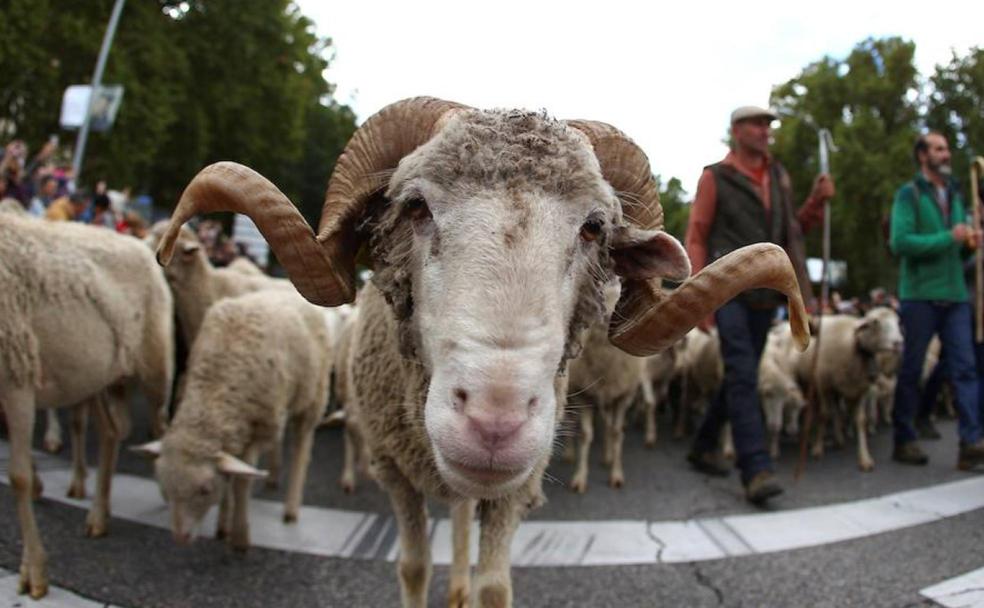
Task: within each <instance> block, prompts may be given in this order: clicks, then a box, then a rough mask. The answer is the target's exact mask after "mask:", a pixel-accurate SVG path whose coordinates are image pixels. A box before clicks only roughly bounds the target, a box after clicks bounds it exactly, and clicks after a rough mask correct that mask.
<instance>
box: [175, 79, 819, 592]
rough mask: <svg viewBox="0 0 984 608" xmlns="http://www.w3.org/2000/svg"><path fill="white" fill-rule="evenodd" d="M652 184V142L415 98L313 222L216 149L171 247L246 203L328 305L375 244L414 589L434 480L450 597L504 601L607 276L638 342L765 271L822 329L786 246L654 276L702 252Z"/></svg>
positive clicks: (370, 375)
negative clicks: (475, 536)
mask: <svg viewBox="0 0 984 608" xmlns="http://www.w3.org/2000/svg"><path fill="white" fill-rule="evenodd" d="M619 196H621V198H619ZM657 201H658V195H657V188H656V184H655V181H654V180H653V177H652V172H651V170H650V169H649V165H648V160H646V158H645V155H644V154H643V153H642V151H641V150H640V149H639V148H638V147H637V146H635V145H634V144H633V143H632V142H631V141H630V140H629V139H628V138H627V137H626V136H625V135H624V134H622V133H621V132H619V131H617V130H616V129H614V128H613V127H610V126H608V125H605V124H602V123H594V122H587V121H569V122H564V121H559V120H555V119H552V118H549V117H548V116H546V115H545V113H533V112H525V111H519V110H491V111H483V110H473V109H469V108H466V107H464V106H461V105H458V104H454V103H450V102H446V101H442V100H437V99H432V98H414V99H409V100H404V101H402V102H397V103H395V104H392V105H390V106H387V107H386V108H384V109H383V110H381V111H380V112H379V113H378V114H376V115H374V116H373V117H371V118H369V119H368V120H367V121H366V122H365V123H364V124H363V125H362V126H361V127H360V128H359V130H357V131H356V133H355V134H354V135H353V137H352V139H351V140H350V142H349V143H348V145H347V146H346V149H345V151H344V152H343V153H342V155H341V156H340V157H339V160H338V162H337V163H336V166H335V170H334V173H333V175H332V178H331V180H330V182H329V185H328V192H327V195H326V198H325V207H324V212H323V214H322V218H321V222H320V230H319V234H318V235H317V236H316V235H315V234H314V232H313V231H312V230H311V228H310V227H309V226H308V224H307V223H306V222H305V221H304V218H303V217H302V216H301V214H300V213H299V212H298V211H297V209H296V207H294V206H293V205H292V204H291V203H290V201H289V200H288V199H287V198H286V197H285V196H284V195H283V194H282V193H281V192H280V191H279V190H277V188H276V186H274V185H273V184H271V183H270V182H269V181H267V180H265V179H264V178H263V177H262V176H260V175H258V174H257V173H255V172H253V171H252V170H250V169H248V168H246V167H243V166H242V165H237V164H235V163H217V164H215V165H212V166H210V167H207V168H205V169H203V170H202V172H200V173H199V174H198V176H196V178H195V179H194V180H193V181H192V183H191V184H189V186H188V187H187V188H186V190H185V192H184V194H183V195H182V197H181V200H180V201H179V204H178V206H177V208H176V210H175V213H174V216H173V217H172V220H171V226H170V228H169V230H168V233H167V234H166V235H165V239H164V240H163V241H162V243H161V247H160V248H159V249H158V257H159V259H160V260H161V262H162V263H167V262H168V260H170V258H171V256H172V255H173V253H174V242H173V239H174V237H176V236H177V231H178V230H179V227H180V225H181V224H182V223H183V222H185V221H187V219H189V218H190V217H192V216H193V215H194V214H196V213H202V212H211V211H217V210H220V209H226V210H234V211H237V212H241V213H245V214H246V215H249V216H250V217H251V218H252V219H253V221H254V222H255V223H256V225H257V227H258V228H259V230H260V232H261V233H262V234H263V235H264V237H265V238H266V240H267V241H268V242H269V243H270V245H271V248H272V250H273V251H274V252H275V253H276V256H277V259H278V260H280V262H281V263H282V264H283V265H284V267H285V268H286V270H287V273H288V275H289V276H290V277H291V280H292V281H293V282H294V285H295V286H297V288H298V290H299V291H300V292H301V293H302V294H304V295H305V297H307V298H308V299H309V300H310V301H312V302H314V303H317V304H321V305H325V306H334V305H338V304H341V303H344V302H350V301H351V300H352V299H353V297H354V296H355V276H356V275H355V260H356V256H357V253H358V252H359V251H360V250H361V251H364V252H365V253H366V254H367V257H366V259H367V261H369V262H370V264H371V265H372V266H373V268H374V273H373V275H372V281H371V283H370V284H368V285H366V286H365V287H364V288H363V289H362V290H361V291H360V292H359V296H358V307H359V309H360V312H359V318H358V321H357V327H358V332H359V334H358V339H357V340H356V341H355V346H356V349H355V352H354V354H353V364H352V371H353V374H352V383H353V385H354V387H355V391H356V394H357V395H358V399H357V400H356V408H355V409H357V410H358V411H357V414H358V417H359V419H360V424H361V425H362V426H363V429H364V433H365V440H366V443H367V445H368V448H369V452H370V454H371V456H372V463H371V469H372V473H373V476H374V477H375V479H376V480H377V482H378V483H379V484H380V485H382V486H383V488H384V489H385V490H386V492H387V493H388V494H389V497H390V501H391V503H392V506H393V510H394V512H395V515H396V520H397V524H398V529H399V537H400V558H399V561H398V564H397V573H398V579H399V583H400V591H401V597H402V602H403V604H404V605H405V606H424V605H426V603H427V588H428V584H429V579H430V575H431V560H430V545H429V543H428V537H427V531H428V526H427V509H426V499H427V498H428V497H431V498H435V499H439V500H443V501H446V502H449V503H450V504H451V513H452V521H453V529H454V534H453V543H454V552H453V563H452V567H451V584H450V604H451V605H455V606H457V605H463V604H465V603H467V602H468V601H469V597H470V598H471V602H472V603H474V604H478V605H483V606H493V605H494V606H508V605H511V603H512V583H511V578H510V565H509V547H510V542H511V540H512V537H513V533H514V532H515V530H516V526H517V525H518V523H519V520H520V518H521V517H522V515H523V514H524V513H525V512H526V511H527V510H528V509H529V508H531V507H532V506H535V505H537V504H539V503H541V502H542V500H543V496H542V489H541V482H542V476H543V472H544V469H545V468H546V465H547V461H548V459H549V457H550V452H551V447H552V445H553V441H554V438H555V430H556V427H557V422H558V420H559V419H560V418H561V416H562V415H563V406H564V399H565V395H566V386H565V384H566V375H565V371H566V361H567V360H569V359H570V358H571V357H573V356H574V355H576V354H577V352H578V350H579V348H580V344H581V340H580V334H581V332H582V330H583V329H584V328H585V327H587V326H589V325H591V324H592V323H594V322H596V321H597V319H598V318H599V317H600V315H601V313H602V305H601V293H602V287H603V286H604V285H605V284H606V283H607V282H608V281H609V280H610V279H611V277H613V276H614V275H615V274H618V275H620V276H622V277H623V278H625V279H626V281H625V283H624V284H623V293H622V296H621V298H620V300H619V305H618V307H617V308H616V312H615V314H614V315H613V320H614V321H613V323H612V326H611V327H610V328H609V333H610V339H612V341H613V343H614V344H615V345H616V346H618V347H620V348H622V349H623V350H626V351H627V352H629V353H631V354H634V355H637V356H647V355H652V354H654V353H656V352H659V351H660V350H662V349H663V348H666V347H668V346H669V345H670V344H672V343H673V342H674V341H675V340H676V339H677V338H678V337H679V336H680V335H682V334H683V333H685V332H686V331H687V330H688V329H689V328H690V327H692V326H693V325H694V324H695V323H696V322H697V321H698V320H699V319H700V318H702V317H703V316H705V315H706V314H708V313H709V312H710V311H711V310H713V309H714V308H715V307H717V306H720V305H721V304H722V303H723V302H725V301H726V300H728V299H730V298H731V297H733V296H734V295H735V294H736V293H737V292H739V291H743V290H745V289H747V288H749V287H750V286H751V285H759V284H766V283H767V284H769V285H771V286H773V288H775V289H778V290H780V291H783V292H784V293H786V294H787V296H788V297H790V298H791V301H792V302H793V303H794V304H793V310H794V314H795V315H797V317H796V319H797V320H798V321H799V322H800V323H798V324H797V326H796V327H797V328H798V330H799V333H798V334H797V335H798V336H799V337H800V338H801V339H802V341H803V343H804V344H805V343H806V342H807V341H808V339H809V338H808V328H807V326H806V324H805V321H804V317H802V316H800V315H803V314H805V313H804V312H803V309H802V297H801V293H800V291H799V288H798V285H797V283H796V279H795V276H794V274H793V272H792V267H791V265H790V263H789V260H788V257H787V256H786V254H785V252H783V251H782V249H781V248H779V247H777V246H774V245H765V244H760V245H756V246H753V247H752V248H745V249H742V250H739V251H737V252H735V253H733V254H731V255H730V256H728V257H725V258H723V261H718V262H717V263H716V265H711V266H709V267H708V268H707V269H706V270H704V271H703V272H702V273H701V274H699V275H697V276H696V277H693V278H691V279H690V280H689V281H687V282H684V283H683V284H682V286H681V287H679V288H677V289H676V290H674V291H672V292H666V291H664V290H663V289H662V287H661V283H660V280H659V279H660V278H662V277H665V278H669V279H680V280H682V279H684V278H685V277H686V276H687V275H688V273H689V264H688V261H687V258H686V253H685V252H684V251H683V249H682V247H681V246H680V244H679V243H678V242H677V241H676V240H675V239H673V238H672V237H671V236H669V235H668V234H667V233H665V232H663V231H662V230H661V226H662V221H661V210H660V207H659V205H658V202H657ZM766 267H768V270H765V268H766ZM348 407H349V404H346V408H348ZM476 502H480V503H481V508H480V509H478V512H479V513H480V522H481V526H480V530H481V532H480V539H479V558H478V566H477V568H476V572H475V576H474V578H471V577H470V571H469V565H468V562H467V554H468V553H467V547H468V540H467V532H468V530H469V527H470V526H469V522H470V521H471V519H472V517H473V513H474V507H475V505H476Z"/></svg>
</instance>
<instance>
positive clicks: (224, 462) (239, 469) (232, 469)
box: [216, 452, 269, 479]
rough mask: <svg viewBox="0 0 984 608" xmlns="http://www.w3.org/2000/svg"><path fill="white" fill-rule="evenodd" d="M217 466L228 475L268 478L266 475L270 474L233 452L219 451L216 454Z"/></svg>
mask: <svg viewBox="0 0 984 608" xmlns="http://www.w3.org/2000/svg"><path fill="white" fill-rule="evenodd" d="M216 466H217V467H218V469H219V471H220V472H222V473H225V474H226V475H232V476H233V477H249V478H251V479H266V476H267V475H269V473H267V472H266V471H262V470H260V469H257V468H256V467H254V466H252V465H250V464H247V463H245V462H243V461H242V460H240V459H238V458H236V457H235V456H233V455H232V454H227V453H225V452H219V455H218V456H216Z"/></svg>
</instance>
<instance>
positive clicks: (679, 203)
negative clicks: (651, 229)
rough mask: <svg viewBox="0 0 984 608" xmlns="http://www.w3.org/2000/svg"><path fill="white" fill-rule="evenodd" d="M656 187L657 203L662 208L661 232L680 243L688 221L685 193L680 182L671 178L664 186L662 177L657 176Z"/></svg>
mask: <svg viewBox="0 0 984 608" xmlns="http://www.w3.org/2000/svg"><path fill="white" fill-rule="evenodd" d="M656 185H657V187H658V188H659V202H660V204H661V205H662V206H663V230H665V231H667V232H669V233H670V234H672V235H673V236H675V237H676V238H677V240H679V241H680V242H681V243H682V242H683V239H684V237H685V236H686V235H687V221H688V220H689V219H690V204H689V203H688V202H687V201H686V195H687V193H686V192H685V191H684V189H683V185H682V184H681V183H680V180H679V179H677V178H675V177H671V178H670V179H669V181H667V182H666V184H663V179H662V177H661V176H659V175H657V176H656Z"/></svg>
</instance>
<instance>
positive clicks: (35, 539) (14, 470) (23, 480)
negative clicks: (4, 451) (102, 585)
mask: <svg viewBox="0 0 984 608" xmlns="http://www.w3.org/2000/svg"><path fill="white" fill-rule="evenodd" d="M0 406H2V407H3V411H4V414H5V416H6V418H7V435H8V438H9V441H10V464H9V466H8V468H7V474H8V475H9V476H10V487H11V488H12V489H13V491H14V500H15V502H16V503H17V519H18V521H19V522H20V528H21V537H22V539H23V543H24V549H23V552H22V553H21V566H20V581H19V583H18V585H17V592H18V593H30V595H31V597H32V598H34V599H39V598H41V597H43V596H44V595H45V594H46V593H48V575H47V566H46V562H47V557H46V556H45V552H44V545H42V544H41V533H40V532H39V531H38V523H37V520H36V519H35V518H34V505H33V503H32V500H31V498H32V493H33V492H32V487H33V486H34V482H35V473H34V469H33V464H32V459H31V436H32V434H33V432H34V418H35V410H34V393H33V392H32V391H30V390H29V389H25V388H15V389H6V390H3V391H2V393H0Z"/></svg>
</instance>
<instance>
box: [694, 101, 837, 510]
mask: <svg viewBox="0 0 984 608" xmlns="http://www.w3.org/2000/svg"><path fill="white" fill-rule="evenodd" d="M775 119H776V115H775V114H773V113H772V112H770V111H769V110H766V109H763V108H759V107H755V106H744V107H741V108H738V109H736V110H735V111H734V112H732V113H731V139H732V149H731V152H729V153H728V155H727V156H726V157H725V158H724V160H722V161H721V162H719V163H716V164H713V165H711V166H709V167H706V168H705V169H704V172H703V174H702V175H701V177H700V181H699V182H698V184H697V194H696V196H695V198H694V203H693V206H692V207H691V209H690V222H689V225H688V226H687V238H686V242H687V253H688V255H689V256H690V263H691V265H692V267H693V272H694V274H696V273H697V272H699V271H700V269H701V268H703V267H704V266H705V265H707V264H709V263H711V262H713V261H714V260H716V259H718V258H720V257H722V256H724V255H726V254H728V253H729V252H731V251H734V250H735V249H738V248H740V247H744V246H746V245H751V244H753V243H759V242H763V241H768V242H772V243H776V244H778V245H781V246H782V247H783V248H785V249H786V252H787V253H788V254H789V258H790V260H792V262H793V267H794V268H795V270H796V274H797V276H798V277H799V281H800V289H801V290H803V299H804V301H805V302H807V303H809V302H811V301H812V294H811V293H810V283H809V278H808V277H807V274H806V261H805V254H804V248H803V236H802V235H803V231H804V230H808V229H809V228H811V227H813V226H815V225H817V224H818V223H820V222H821V221H822V220H823V204H824V202H825V201H826V200H827V199H829V198H830V197H832V196H833V195H834V184H833V181H832V180H831V179H830V177H829V176H827V175H820V176H818V177H817V179H816V180H815V181H814V184H813V190H812V191H811V193H810V196H809V197H807V199H806V202H804V204H803V205H802V206H801V207H800V209H799V211H798V212H795V211H794V210H793V195H792V188H791V186H790V180H789V175H788V174H787V173H786V171H785V169H783V167H782V166H781V165H780V164H779V163H778V162H777V161H776V160H775V159H773V158H772V156H771V155H770V154H769V138H770V135H771V125H772V122H773V121H774V120H775ZM780 303H782V297H781V295H780V294H778V293H777V292H774V291H770V290H764V289H759V290H753V291H749V292H745V293H744V294H741V295H740V296H738V297H737V298H735V299H734V300H732V301H730V302H728V303H727V304H725V305H724V306H722V307H721V308H719V309H718V310H717V312H716V313H715V314H714V318H713V319H711V318H708V319H706V320H704V321H703V322H702V323H701V325H699V326H698V327H701V329H705V330H706V329H708V328H709V327H710V325H712V324H713V323H715V322H716V323H717V326H718V335H719V339H720V341H721V356H722V358H723V359H724V382H723V385H722V387H721V391H720V392H719V394H718V395H717V397H716V398H715V399H714V400H713V401H712V403H711V405H710V407H709V408H708V410H707V414H706V415H705V417H704V420H703V422H702V423H701V426H700V429H699V430H698V432H697V436H696V438H695V439H694V443H693V446H692V449H691V451H690V454H689V455H688V456H687V460H689V461H690V463H691V464H692V465H693V466H694V468H696V469H697V470H699V471H702V472H704V473H708V474H711V475H719V476H726V475H728V473H729V472H730V468H729V467H728V466H727V463H726V462H725V461H724V459H723V458H722V457H721V456H720V452H719V451H718V441H719V438H720V435H721V429H722V427H723V426H724V423H725V422H731V432H732V434H733V436H734V444H735V452H736V456H737V462H736V464H737V466H738V468H739V469H740V470H741V481H742V484H743V485H744V487H745V496H746V498H747V499H748V501H749V502H751V503H753V504H756V505H762V504H764V503H765V502H766V501H767V500H768V499H770V498H772V497H773V496H776V495H778V494H781V493H782V486H780V485H779V483H778V481H777V480H776V478H775V475H774V474H773V470H772V460H771V458H770V457H769V451H768V449H767V448H766V442H765V428H764V424H763V421H762V411H761V407H760V405H759V398H758V367H759V360H760V359H761V357H762V350H763V348H764V347H765V339H766V335H767V334H768V331H769V327H770V326H771V323H772V320H773V319H774V318H775V316H776V308H777V307H778V306H779V304H780Z"/></svg>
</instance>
